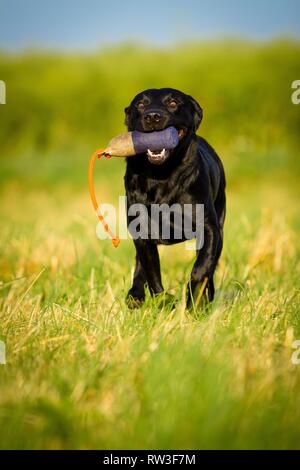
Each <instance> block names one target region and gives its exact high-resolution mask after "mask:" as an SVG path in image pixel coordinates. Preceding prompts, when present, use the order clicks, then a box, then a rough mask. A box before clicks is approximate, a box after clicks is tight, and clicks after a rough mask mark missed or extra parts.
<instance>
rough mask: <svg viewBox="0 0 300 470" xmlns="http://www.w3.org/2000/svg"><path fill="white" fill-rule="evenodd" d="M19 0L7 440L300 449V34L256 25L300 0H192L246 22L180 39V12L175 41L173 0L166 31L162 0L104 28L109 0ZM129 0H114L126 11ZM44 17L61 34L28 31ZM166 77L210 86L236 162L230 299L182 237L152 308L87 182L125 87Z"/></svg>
mask: <svg viewBox="0 0 300 470" xmlns="http://www.w3.org/2000/svg"><path fill="white" fill-rule="evenodd" d="M17 3H18V2H17V1H16V0H10V1H9V2H8V1H6V0H5V2H4V4H5V5H6V10H5V11H6V14H7V12H9V13H10V15H12V11H13V10H14V9H13V8H12V5H15V7H16V8H17V10H16V11H18V12H19V13H20V14H19V15H18V18H16V19H15V20H14V21H13V19H12V16H5V14H4V16H3V15H2V16H1V17H0V26H1V28H0V51H1V52H0V79H1V80H4V81H5V82H6V85H7V104H6V105H0V144H1V147H0V148H1V154H0V217H1V234H0V252H1V258H0V340H1V341H4V342H5V343H6V349H7V364H6V365H0V383H1V387H0V448H18V449H24V448H26V449H31V448H35V449H36V448H43V449H44V448H47V449H49V448H50V449H66V448H75V449H78V448H83V449H90V448H104V449H112V448H115V449H116V448H148V449H162V448H164V449H167V448H168V449H174V448H176V449H187V448H190V449H197V448H226V449H229V448H230V449H232V448H240V449H245V448H264V449H270V448H275V449H286V448H289V449H290V448H293V449H296V448H298V449H299V445H300V444H299V435H300V407H299V389H300V366H296V365H295V364H293V363H292V360H291V357H292V354H293V352H294V349H293V344H294V341H295V340H297V339H300V317H299V311H300V292H299V275H300V263H299V259H300V256H299V254H300V243H299V235H300V216H299V196H300V191H299V186H300V184H299V183H300V158H299V154H300V141H299V129H300V106H296V105H294V104H293V103H292V100H291V96H292V91H293V90H292V88H291V86H292V82H294V81H295V80H297V79H300V60H299V58H300V42H299V39H296V38H294V39H292V38H291V37H290V36H291V35H287V36H286V39H284V38H283V37H281V38H278V39H276V38H270V37H269V36H270V34H268V35H267V36H268V37H267V38H266V37H263V38H262V37H260V34H258V33H259V31H256V32H257V34H256V36H258V37H256V39H253V38H252V39H249V38H248V39H246V38H245V37H244V38H243V34H242V33H243V31H241V29H242V25H244V26H246V25H247V22H248V18H252V29H254V30H256V29H258V30H260V32H261V31H263V30H264V28H267V26H268V25H269V23H270V21H271V20H272V18H273V16H274V18H275V17H276V18H277V20H278V21H279V22H280V20H281V19H284V18H287V17H286V16H284V12H285V11H287V12H288V14H289V16H288V20H289V23H286V24H287V25H288V26H289V25H294V26H295V24H296V19H297V15H296V3H297V2H294V1H293V0H290V1H289V2H281V1H280V2H279V1H278V2H276V4H275V3H274V2H269V1H268V2H258V1H256V0H254V2H251V5H249V3H248V2H237V1H235V0H232V2H231V4H232V5H233V4H234V5H233V6H232V8H231V9H228V11H227V5H228V4H227V2H226V3H225V2H223V1H222V2H221V1H217V0H210V1H209V2H207V1H206V2H201V6H202V5H203V4H205V5H206V10H205V9H204V10H203V16H202V14H200V13H201V12H200V11H199V10H197V12H198V16H197V15H193V11H194V10H193V9H190V13H189V14H190V17H189V21H187V22H186V24H185V26H186V28H188V26H189V24H190V21H191V24H192V25H193V28H192V31H194V32H195V31H201V28H198V29H197V20H199V22H201V21H202V26H205V21H204V20H203V17H204V18H206V20H207V24H206V26H207V25H210V27H211V28H212V30H213V27H212V23H209V21H208V19H209V18H208V17H207V16H205V14H207V11H208V10H209V11H210V15H211V16H210V18H211V20H212V21H213V24H214V22H216V23H218V22H221V25H222V21H224V25H225V23H226V21H227V23H228V22H229V26H228V28H229V30H231V29H232V27H233V25H232V23H234V25H235V26H236V27H235V29H234V31H235V32H236V30H237V29H239V30H240V33H241V34H240V36H239V37H237V38H236V39H229V38H228V35H227V39H220V38H216V37H215V34H213V36H214V38H211V37H206V38H199V37H198V36H199V34H198V35H197V38H191V37H189V35H188V34H184V35H183V36H184V37H183V40H182V41H181V40H179V41H178V36H179V39H180V34H179V35H177V29H178V28H177V29H176V31H175V32H176V35H175V36H176V39H177V41H171V43H168V41H165V40H163V38H162V37H160V41H158V42H159V43H156V42H155V34H154V32H156V33H157V34H158V35H161V34H162V31H165V29H164V27H165V28H166V29H167V26H168V25H169V23H170V22H169V11H168V7H167V6H166V3H167V2H163V3H162V2H156V4H157V3H161V8H162V9H163V11H164V15H163V17H162V18H159V25H157V28H156V30H155V31H154V32H153V28H151V27H150V26H151V24H150V23H149V8H148V6H147V5H146V4H143V5H144V7H143V9H142V11H140V10H138V12H139V14H138V15H137V14H130V15H129V14H128V12H127V15H126V12H124V16H123V14H120V15H118V21H117V24H116V25H115V26H116V27H115V28H114V27H111V28H108V27H107V28H106V29H105V32H103V29H101V28H100V27H99V28H100V30H99V29H97V25H98V26H99V25H101V24H102V23H101V14H100V13H101V12H100V13H99V15H98V16H97V15H96V14H94V15H93V14H92V13H93V11H94V10H93V9H89V8H88V6H91V4H94V5H97V8H98V9H100V10H101V7H102V6H103V5H102V3H103V2H102V3H101V2H96V1H94V0H89V1H88V2H87V3H86V6H85V4H83V3H81V2H71V1H69V0H64V1H63V2H54V3H55V5H56V6H58V4H59V3H61V5H62V6H61V8H62V11H61V10H57V11H56V10H55V9H54V7H53V2H51V4H50V3H48V2H38V3H37V2H33V0H26V2H19V3H18V5H17ZM117 3H118V4H119V7H120V5H121V7H122V3H120V2H117ZM29 4H30V5H31V8H30V9H29V10H28V11H30V12H31V14H32V16H29V15H28V14H27V16H26V15H25V13H26V12H25V13H24V8H25V9H26V8H27V7H28V5H29ZM115 4H116V2H111V4H110V5H109V6H107V11H108V10H109V11H110V14H111V15H112V16H111V18H112V19H114V15H115V10H114V8H113V5H115ZM132 4H134V6H135V7H136V6H137V5H138V7H139V6H140V5H141V2H136V1H134V2H132V3H130V5H128V9H129V10H130V8H133V7H132ZM187 4H188V5H189V6H190V7H191V6H193V7H194V8H196V6H197V5H198V7H197V8H200V7H199V5H200V2H197V1H194V0H188V2H187ZM271 4H272V5H271ZM279 4H281V8H282V10H280V9H278V5H279ZM287 4H289V5H288V6H289V8H288V6H287ZM5 5H4V6H5ZM47 5H48V6H47ZM78 5H81V7H80V8H79V9H78ZM145 5H146V6H147V8H146V7H145ZM174 5H175V3H174V2H172V4H171V6H172V8H171V10H173V13H172V15H173V16H172V15H171V16H172V18H173V20H174V10H175V14H177V13H178V11H179V10H180V9H179V5H178V4H176V7H178V8H177V9H176V8H175V6H174ZM216 5H217V7H216ZM185 6H186V4H185V5H184V7H182V9H183V10H184V11H183V13H182V16H181V17H180V21H179V23H180V24H181V25H184V18H185V16H184V15H185V14H186V12H185ZM254 6H255V8H254ZM267 6H268V7H270V8H271V7H272V8H271V9H269V8H267ZM298 6H299V4H298ZM18 7H19V9H18ZM121 7H120V8H121ZM129 7H130V8H129ZM22 8H23V10H22ZM44 8H47V10H46V12H47V13H45V12H44ZM63 8H64V10H63ZM95 8H96V7H95ZM182 9H181V10H182ZM244 9H245V11H244ZM262 9H264V11H263V12H262ZM249 10H251V11H252V16H251V15H248V13H249ZM5 11H4V13H5ZM14 11H15V10H14ZM60 11H61V12H62V14H61V16H60V15H58V13H59V12H60ZM98 11H99V10H98ZM119 11H121V12H122V13H123V10H119ZM22 12H23V14H21V13H22ZM57 12H58V13H57ZM70 12H71V13H70ZM105 12H106V10H105ZM236 12H239V13H240V16H239V15H238V14H237V13H236ZM259 12H260V13H264V15H263V14H258V13H259ZM270 12H271V13H272V14H269V13H270ZM130 13H135V12H134V11H133V12H132V10H130ZM217 13H219V14H217ZM221 13H222V15H223V16H222V15H221ZM234 13H236V16H235V15H234ZM85 14H87V16H85ZM241 14H242V16H243V17H242V20H243V21H242V20H241ZM57 15H58V16H57ZM76 15H77V17H78V23H76V21H75V19H76ZM41 16H42V17H43V21H42V22H41V23H40V22H39V21H38V19H40V17H41ZM194 16H195V18H193V17H194ZM87 17H88V18H87ZM298 17H299V15H298ZM3 18H4V19H3ZM5 18H6V21H5ZM9 18H10V20H9ZM61 18H64V21H61V22H60V19H61ZM48 19H49V21H48ZM23 20H24V21H23ZM192 20H193V21H194V23H193V21H192ZM1 21H2V23H3V24H1ZM274 21H275V20H274ZM271 22H272V21H271ZM95 23H96V24H95ZM107 24H109V22H107ZM24 25H25V26H26V27H27V35H28V38H27V39H28V40H27V42H25V43H24V45H26V46H27V47H26V48H24V47H21V48H18V47H16V48H10V47H9V46H10V44H11V43H13V44H15V43H16V44H17V45H19V46H20V45H21V46H22V44H23V43H22V40H24V37H23V36H22V35H20V34H21V32H22V27H23V26H24ZM81 25H83V26H84V28H83V29H84V31H83V30H81V29H80V27H81ZM149 25H150V26H149ZM66 26H67V28H66ZM75 26H76V27H75ZM117 26H118V27H119V28H117ZM131 26H132V28H131ZM135 26H136V27H137V28H138V31H139V32H140V33H141V34H142V32H143V28H146V35H147V36H148V39H149V38H150V41H148V43H141V41H139V40H138V39H137V38H135V39H134V40H130V34H129V33H130V31H132V30H133V29H134V27H135ZM161 26H162V27H161ZM169 26H170V25H169ZM296 26H297V25H296ZM122 27H123V29H122ZM207 27H208V26H207ZM220 28H221V26H220V24H219V29H218V31H219V30H220ZM179 29H180V28H179ZM208 29H209V27H208ZM31 31H35V34H37V37H40V36H41V37H44V35H46V39H45V41H46V43H47V41H49V40H50V39H49V37H48V36H47V34H50V37H51V38H52V42H51V41H50V46H53V41H54V44H55V46H56V45H57V44H56V43H58V45H59V47H52V48H50V49H49V48H48V47H46V48H45V47H44V46H45V44H44V43H43V42H42V41H41V42H39V41H33V44H34V47H29V46H30V38H31V36H30V33H31ZM122 31H123V33H124V34H125V36H126V38H125V39H126V40H124V34H123V33H122V34H123V36H122V34H121V32H122ZM124 31H125V32H124ZM276 31H277V30H276ZM288 31H289V30H288ZM91 32H93V33H95V32H96V33H97V34H96V33H95V34H96V40H97V38H98V37H102V33H103V37H104V38H105V35H107V36H109V37H110V39H111V38H113V37H114V34H115V33H116V35H117V39H118V41H117V44H110V45H105V44H102V47H100V48H95V47H89V46H90V41H91V42H92V43H93V45H94V42H93V41H92V37H91V36H90V35H89V33H91ZM118 32H119V33H120V34H119V36H118ZM272 32H274V31H273V30H272V31H271V33H272ZM4 33H5V34H4ZM71 33H72V34H71ZM269 33H270V31H269ZM1 34H2V35H3V37H5V38H6V43H5V41H4V46H3V48H2V49H1V44H2V43H1ZM39 35H40V36H39ZM167 36H168V35H167ZM271 36H272V34H271ZM33 37H34V36H33ZM288 37H289V38H288ZM9 38H10V39H9ZM165 39H166V38H165ZM72 41H73V42H72ZM74 41H75V46H78V43H80V42H82V43H83V44H84V45H85V46H87V47H86V50H82V49H79V48H78V47H77V48H76V47H73V46H74ZM76 41H77V42H76ZM69 42H70V44H69ZM112 42H113V41H112ZM149 42H150V44H149ZM175 42H176V44H175ZM86 43H88V44H86ZM47 44H48V43H47ZM164 86H168V87H174V88H178V89H180V90H182V91H184V92H186V93H188V94H191V95H192V96H194V98H196V99H197V100H198V101H199V102H200V103H201V105H202V107H203V108H204V120H203V124H202V125H201V127H200V129H199V134H200V135H202V136H203V137H205V138H207V139H208V141H209V142H210V144H211V145H213V146H214V147H215V148H216V150H217V152H218V153H219V154H220V156H221V158H222V160H223V163H224V166H225V171H226V176H227V199H228V212H227V218H226V224H225V244H224V250H223V253H222V257H221V260H220V265H219V267H218V270H217V273H216V287H217V295H216V301H215V302H214V303H213V304H212V305H211V306H210V307H208V308H207V309H199V310H198V311H194V312H192V313H189V312H187V311H186V310H185V295H186V292H185V286H186V284H187V281H188V278H189V273H190V271H191V268H192V264H193V258H194V254H193V253H192V252H188V251H186V250H185V249H184V246H176V247H163V248H162V249H160V253H161V260H162V275H163V280H164V285H165V287H166V289H167V290H168V292H171V293H172V294H173V295H174V296H175V298H176V301H177V303H176V307H175V308H174V309H173V308H172V306H170V305H166V304H164V302H161V300H164V299H158V300H157V299H154V300H151V299H150V298H149V296H148V297H147V299H146V303H145V305H144V306H143V307H142V308H141V309H139V310H137V311H135V312H131V311H129V310H128V309H127V307H126V305H125V301H124V299H125V296H126V292H127V290H128V288H129V287H130V279H131V274H132V270H133V265H134V249H133V244H132V242H131V241H130V240H127V241H122V243H121V245H120V247H119V248H118V250H115V249H114V248H113V247H112V246H111V243H110V241H100V240H98V239H97V238H96V235H95V226H96V217H95V214H94V211H93V210H92V207H91V203H90V200H89V195H88V188H87V167H88V162H89V158H90V155H91V153H92V152H93V151H94V150H95V149H96V148H98V147H101V146H103V145H105V144H106V142H107V141H108V140H109V139H110V138H111V137H112V136H114V135H115V134H117V133H120V132H122V131H124V130H125V127H124V111H123V110H124V108H125V106H127V105H128V104H129V102H130V101H131V99H132V98H133V96H134V95H135V94H136V93H138V92H140V91H141V90H142V89H145V88H149V87H164ZM124 170H125V161H124V160H123V159H110V160H103V159H102V160H101V161H97V163H96V166H95V182H96V192H97V196H98V198H99V201H100V202H102V203H103V202H106V203H112V202H115V203H117V198H118V196H119V195H121V194H124V187H123V174H124Z"/></svg>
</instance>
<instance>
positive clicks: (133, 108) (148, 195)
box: [125, 88, 226, 307]
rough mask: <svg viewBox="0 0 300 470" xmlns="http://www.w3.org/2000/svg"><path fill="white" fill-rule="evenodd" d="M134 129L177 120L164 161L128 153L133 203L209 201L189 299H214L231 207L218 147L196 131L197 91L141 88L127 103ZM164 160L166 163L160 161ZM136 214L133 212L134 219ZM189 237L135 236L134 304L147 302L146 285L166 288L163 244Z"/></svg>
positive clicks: (157, 290)
mask: <svg viewBox="0 0 300 470" xmlns="http://www.w3.org/2000/svg"><path fill="white" fill-rule="evenodd" d="M125 113H126V121H125V123H126V125H127V128H128V130H129V131H133V130H137V131H141V132H151V131H158V130H163V129H166V128H167V127H169V126H174V127H175V128H176V129H177V130H178V131H180V132H179V135H180V137H181V139H180V142H179V144H178V146H177V147H176V148H175V149H174V150H173V151H171V152H170V154H169V155H168V158H166V159H164V160H163V161H162V162H157V161H155V162H152V161H151V159H150V158H149V156H148V155H147V154H146V153H145V154H140V155H137V156H134V157H130V158H127V168H126V174H125V187H126V196H127V209H129V208H130V206H131V205H132V204H137V203H141V204H145V205H146V206H147V207H150V205H151V204H168V205H170V206H171V205H173V204H175V203H177V204H180V205H183V204H204V216H205V217H204V245H203V248H202V249H201V250H199V251H197V257H196V261H195V264H194V267H193V269H192V273H191V279H190V282H189V285H188V291H187V292H188V296H187V304H188V307H189V306H191V305H192V304H193V302H194V301H195V300H196V298H197V296H198V297H199V296H200V297H201V296H202V295H204V298H206V299H208V300H209V301H212V300H213V299H214V293H215V289H214V280H213V276H214V272H215V269H216V266H217V263H218V259H219V257H220V254H221V251H222V246H223V225H224V219H225V211H226V197H225V184H226V183H225V175H224V169H223V165H222V163H221V160H220V158H219V157H218V155H217V154H216V152H215V151H214V149H213V148H212V147H211V146H210V145H209V144H208V143H207V142H206V140H204V139H203V138H202V137H198V136H196V131H197V129H198V127H199V125H200V123H201V121H202V117H203V111H202V109H201V107H200V106H199V104H198V103H197V102H196V101H195V100H194V99H193V98H192V97H191V96H188V95H186V94H184V93H182V92H180V91H178V90H174V89H172V88H162V89H150V90H146V91H144V92H142V93H140V94H138V95H137V96H136V97H135V98H134V99H133V101H132V103H131V104H130V106H129V107H128V108H126V109H125ZM158 163H161V164H158ZM131 220H132V217H130V216H128V223H130V221H131ZM179 241H184V240H175V239H173V238H171V240H169V241H165V240H143V239H137V240H134V244H135V248H136V267H135V273H134V279H133V285H132V287H131V289H130V290H129V292H128V297H127V303H128V305H129V306H130V307H135V306H139V305H141V303H142V302H143V301H144V299H145V285H148V287H149V290H150V292H151V294H152V295H154V294H158V293H161V292H163V285H162V280H161V273H160V261H159V254H158V248H157V245H158V244H160V243H164V244H173V243H178V242H179Z"/></svg>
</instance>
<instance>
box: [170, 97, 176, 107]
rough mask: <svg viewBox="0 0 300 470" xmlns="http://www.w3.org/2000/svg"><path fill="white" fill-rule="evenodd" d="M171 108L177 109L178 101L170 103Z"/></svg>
mask: <svg viewBox="0 0 300 470" xmlns="http://www.w3.org/2000/svg"><path fill="white" fill-rule="evenodd" d="M169 107H170V108H173V109H174V108H176V107H177V101H176V100H173V99H172V100H171V101H169Z"/></svg>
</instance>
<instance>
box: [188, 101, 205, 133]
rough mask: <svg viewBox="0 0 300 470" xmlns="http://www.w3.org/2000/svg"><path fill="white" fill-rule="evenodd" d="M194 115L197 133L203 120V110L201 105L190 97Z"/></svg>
mask: <svg viewBox="0 0 300 470" xmlns="http://www.w3.org/2000/svg"><path fill="white" fill-rule="evenodd" d="M188 97H189V100H190V102H191V105H192V109H193V113H194V131H195V132H196V131H197V129H198V127H199V126H200V124H201V121H202V119H203V109H202V108H201V106H200V104H199V103H198V102H197V101H196V100H195V99H194V98H193V97H192V96H188Z"/></svg>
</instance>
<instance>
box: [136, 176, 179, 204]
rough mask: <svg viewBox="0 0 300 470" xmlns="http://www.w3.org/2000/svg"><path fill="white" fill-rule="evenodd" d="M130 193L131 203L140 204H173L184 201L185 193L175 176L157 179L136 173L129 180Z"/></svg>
mask: <svg viewBox="0 0 300 470" xmlns="http://www.w3.org/2000/svg"><path fill="white" fill-rule="evenodd" d="M128 189H130V193H131V197H130V199H131V200H132V201H131V202H132V203H140V204H145V205H149V204H169V205H171V204H174V203H181V202H182V203H186V199H187V196H188V195H187V193H186V192H185V191H181V188H180V186H178V184H177V181H176V179H175V178H172V177H170V178H168V179H164V180H157V179H153V178H151V177H147V176H144V175H136V176H135V178H134V179H133V180H132V181H131V185H130V188H128Z"/></svg>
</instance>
